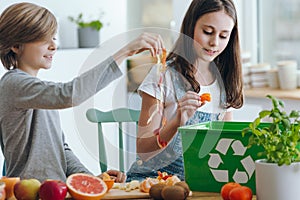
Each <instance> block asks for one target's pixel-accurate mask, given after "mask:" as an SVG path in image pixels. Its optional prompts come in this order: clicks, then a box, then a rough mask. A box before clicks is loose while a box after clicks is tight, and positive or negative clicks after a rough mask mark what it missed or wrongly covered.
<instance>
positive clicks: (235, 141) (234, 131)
mask: <svg viewBox="0 0 300 200" xmlns="http://www.w3.org/2000/svg"><path fill="white" fill-rule="evenodd" d="M249 123H250V122H222V121H213V122H204V123H200V124H195V125H190V126H183V127H179V133H180V134H181V137H182V148H183V159H184V171H185V179H186V182H187V183H188V185H189V186H190V188H191V190H192V191H202V192H220V191H221V187H222V186H223V185H224V184H225V183H227V182H238V183H240V184H241V185H245V186H248V187H250V188H251V189H252V191H253V193H254V194H255V193H256V191H255V164H254V161H255V160H256V159H260V158H262V157H258V155H257V154H258V152H261V151H263V148H262V147H259V146H253V147H251V148H247V144H248V139H249V136H250V134H246V135H245V136H244V137H243V136H242V133H241V132H242V130H243V129H244V128H246V127H248V125H249ZM267 124H268V123H262V124H261V126H265V125H267Z"/></svg>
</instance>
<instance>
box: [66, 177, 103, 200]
mask: <svg viewBox="0 0 300 200" xmlns="http://www.w3.org/2000/svg"><path fill="white" fill-rule="evenodd" d="M66 184H67V187H68V189H69V193H70V195H71V196H72V198H73V199H76V200H79V199H84V200H99V199H101V198H102V197H103V196H104V195H105V193H106V191H107V186H106V184H105V182H104V181H103V180H102V179H101V178H98V177H96V176H93V175H89V174H83V173H76V174H72V175H70V176H69V177H68V178H67V181H66Z"/></svg>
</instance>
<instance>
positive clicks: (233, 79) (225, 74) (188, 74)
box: [167, 0, 244, 108]
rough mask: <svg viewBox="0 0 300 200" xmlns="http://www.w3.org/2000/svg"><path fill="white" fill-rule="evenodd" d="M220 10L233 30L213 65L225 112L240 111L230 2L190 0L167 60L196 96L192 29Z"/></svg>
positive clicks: (239, 80)
mask: <svg viewBox="0 0 300 200" xmlns="http://www.w3.org/2000/svg"><path fill="white" fill-rule="evenodd" d="M221 10H224V11H225V13H226V14H228V15H229V16H230V17H231V18H232V19H233V21H234V27H233V30H232V32H231V35H230V39H229V42H228V44H227V46H226V48H225V49H224V51H223V52H222V53H221V54H220V55H219V56H218V57H216V58H215V60H214V62H215V64H216V66H217V69H218V71H219V73H220V75H221V78H222V81H223V83H224V87H225V92H226V108H229V107H233V108H240V107H242V105H243V102H244V99H243V82H242V64H241V55H240V43H239V33H238V22H237V14H236V9H235V6H234V4H233V2H232V0H193V1H192V3H191V5H190V6H189V8H188V10H187V12H186V15H185V17H184V19H183V22H182V26H181V31H180V32H181V34H180V36H179V38H178V39H177V41H176V43H175V46H174V48H173V50H172V52H171V53H170V54H169V55H168V57H167V60H170V61H171V62H172V66H175V68H176V70H177V71H179V72H180V73H181V74H182V75H183V76H184V77H185V78H186V79H187V80H188V81H189V82H190V83H191V85H192V87H193V89H194V91H195V92H199V91H200V84H199V83H198V82H197V81H196V80H195V76H194V74H195V70H196V69H195V66H194V65H193V64H194V63H195V60H196V53H195V51H194V49H193V48H192V47H193V46H194V45H193V38H194V29H195V25H196V22H197V20H198V19H199V18H200V17H201V16H203V15H204V14H207V13H211V12H217V11H221Z"/></svg>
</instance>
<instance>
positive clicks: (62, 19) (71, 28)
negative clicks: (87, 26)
mask: <svg viewBox="0 0 300 200" xmlns="http://www.w3.org/2000/svg"><path fill="white" fill-rule="evenodd" d="M16 2H31V3H36V4H39V5H41V6H44V7H46V8H48V9H49V10H50V11H51V12H53V14H54V15H55V16H56V17H58V20H59V26H60V30H59V36H60V37H59V39H60V44H61V47H62V48H74V47H78V42H77V30H76V28H77V27H76V25H75V24H74V23H72V22H70V21H69V20H68V19H67V18H68V16H74V17H76V16H77V15H78V14H79V13H83V14H84V16H87V17H93V16H98V15H99V13H100V12H102V11H103V12H104V16H103V18H102V19H103V22H104V27H103V29H101V31H100V35H101V41H106V40H107V39H109V38H111V37H113V36H115V35H117V34H120V33H122V32H124V31H125V30H126V27H127V22H126V17H125V16H126V14H127V1H126V0H101V1H97V0H88V1H84V0H63V1H56V0H54V1H53V0H29V1H28V0H27V1H21V0H1V1H0V12H2V11H3V10H4V9H5V8H6V7H7V6H8V5H11V4H13V3H16ZM116 5H118V9H116Z"/></svg>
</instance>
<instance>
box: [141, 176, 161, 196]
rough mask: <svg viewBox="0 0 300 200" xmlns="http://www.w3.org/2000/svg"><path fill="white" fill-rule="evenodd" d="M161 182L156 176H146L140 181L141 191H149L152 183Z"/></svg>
mask: <svg viewBox="0 0 300 200" xmlns="http://www.w3.org/2000/svg"><path fill="white" fill-rule="evenodd" d="M157 183H159V180H158V179H156V178H146V179H145V180H143V181H142V182H141V183H140V190H141V192H145V193H149V191H150V188H151V186H152V185H155V184H157Z"/></svg>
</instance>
